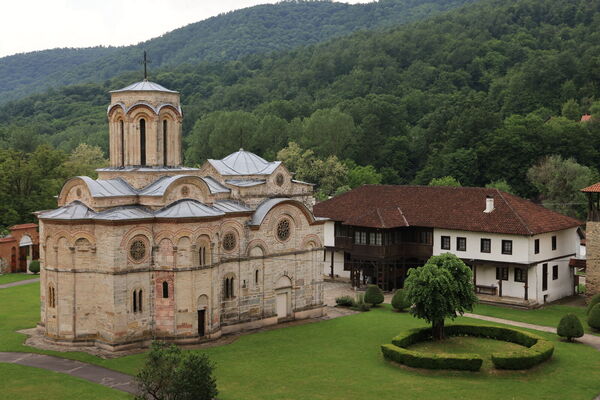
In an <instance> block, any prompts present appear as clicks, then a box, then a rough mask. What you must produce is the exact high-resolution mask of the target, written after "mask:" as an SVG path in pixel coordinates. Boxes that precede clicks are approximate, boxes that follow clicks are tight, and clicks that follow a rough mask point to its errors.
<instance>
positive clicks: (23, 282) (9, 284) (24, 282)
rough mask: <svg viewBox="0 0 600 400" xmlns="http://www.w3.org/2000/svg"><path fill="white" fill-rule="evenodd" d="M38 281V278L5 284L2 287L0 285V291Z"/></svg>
mask: <svg viewBox="0 0 600 400" xmlns="http://www.w3.org/2000/svg"><path fill="white" fill-rule="evenodd" d="M39 281H40V278H33V279H26V280H24V281H17V282H11V283H5V284H3V285H0V289H6V288H9V287H13V286H21V285H27V284H28V283H34V282H39Z"/></svg>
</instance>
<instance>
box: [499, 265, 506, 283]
mask: <svg viewBox="0 0 600 400" xmlns="http://www.w3.org/2000/svg"><path fill="white" fill-rule="evenodd" d="M496 280H498V281H500V280H502V281H507V280H508V267H496Z"/></svg>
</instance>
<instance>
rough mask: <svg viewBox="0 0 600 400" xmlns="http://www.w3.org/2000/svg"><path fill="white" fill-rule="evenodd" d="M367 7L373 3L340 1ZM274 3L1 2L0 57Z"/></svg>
mask: <svg viewBox="0 0 600 400" xmlns="http://www.w3.org/2000/svg"><path fill="white" fill-rule="evenodd" d="M343 1H344V2H345V3H353V4H354V3H368V2H371V1H373V0H343ZM276 2H277V0H7V1H3V4H2V22H1V23H0V57H4V56H7V55H11V54H15V53H24V52H28V51H34V50H44V49H51V48H55V47H89V46H98V45H105V46H108V45H113V46H122V45H129V44H135V43H139V42H142V41H144V40H147V39H151V38H153V37H156V36H160V35H162V34H163V33H165V32H168V31H172V30H173V29H176V28H180V27H182V26H184V25H187V24H189V23H192V22H197V21H200V20H203V19H206V18H209V17H212V16H214V15H218V14H220V13H223V12H227V11H232V10H236V9H239V8H245V7H250V6H253V5H256V4H265V3H276Z"/></svg>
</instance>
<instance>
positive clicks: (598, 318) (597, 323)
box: [587, 304, 600, 331]
mask: <svg viewBox="0 0 600 400" xmlns="http://www.w3.org/2000/svg"><path fill="white" fill-rule="evenodd" d="M587 323H588V325H589V326H590V328H592V329H595V330H597V331H600V304H596V305H595V306H594V307H592V309H591V310H590V313H589V314H588V319H587Z"/></svg>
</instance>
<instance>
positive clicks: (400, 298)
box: [392, 289, 410, 311]
mask: <svg viewBox="0 0 600 400" xmlns="http://www.w3.org/2000/svg"><path fill="white" fill-rule="evenodd" d="M392 307H394V310H397V311H402V310H405V309H407V308H409V307H410V301H408V298H407V297H406V292H405V291H404V289H398V290H396V293H394V297H392Z"/></svg>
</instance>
